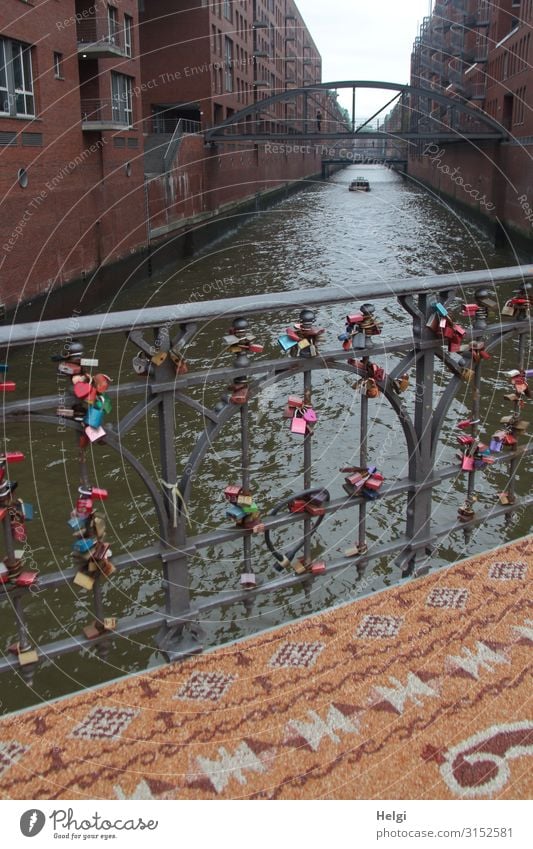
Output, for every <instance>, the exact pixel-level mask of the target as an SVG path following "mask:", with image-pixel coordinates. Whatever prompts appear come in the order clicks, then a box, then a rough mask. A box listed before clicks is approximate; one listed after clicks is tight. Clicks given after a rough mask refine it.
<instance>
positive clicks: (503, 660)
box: [0, 537, 533, 799]
mask: <svg viewBox="0 0 533 849" xmlns="http://www.w3.org/2000/svg"><path fill="white" fill-rule="evenodd" d="M532 571H533V537H529V538H527V539H523V540H519V541H518V542H516V543H512V544H510V545H507V546H504V547H502V548H498V549H497V550H495V551H493V552H489V553H488V554H485V555H483V556H478V557H472V558H470V559H468V560H464V561H462V562H460V563H457V564H456V565H455V566H453V567H451V568H449V569H443V570H442V571H441V572H439V573H437V574H434V575H431V576H429V577H426V578H422V579H419V580H417V581H411V582H409V583H406V584H404V585H403V586H401V587H397V588H395V589H392V590H389V591H387V592H383V593H379V594H376V595H374V596H371V597H369V598H367V599H364V600H362V601H359V602H356V603H352V604H348V605H344V606H342V607H338V608H336V609H335V610H332V611H329V612H326V613H323V614H320V615H316V616H312V617H310V618H308V619H305V620H302V621H300V622H297V623H293V624H291V625H287V626H284V627H282V628H278V629H275V630H272V631H268V632H266V633H263V634H261V635H259V636H257V637H255V638H252V639H249V640H245V641H242V642H239V643H236V644H234V645H232V646H230V647H227V648H224V649H218V650H216V651H212V652H208V653H206V654H204V655H201V656H196V657H193V658H191V659H189V660H187V661H184V662H183V663H181V664H179V665H173V666H165V667H163V668H161V669H158V670H155V671H151V672H149V673H144V674H142V675H138V676H134V677H130V678H127V679H123V680H122V681H120V682H118V683H115V684H110V685H107V686H102V687H100V688H98V689H96V690H91V691H90V692H86V693H83V694H80V695H77V696H73V697H70V698H67V699H63V700H60V701H58V702H55V703H53V704H50V705H47V706H41V707H38V708H35V709H34V710H31V711H27V712H23V713H21V714H13V715H11V716H8V717H6V718H4V719H3V720H1V721H0V789H1V795H2V796H3V798H12V799H32V798H33V799H56V798H57V799H76V798H92V799H151V798H160V799H175V798H179V799H220V798H227V799H237V798H250V799H319V798H332V799H345V798H352V799H358V798H362V799H458V798H474V799H489V798H509V799H526V798H530V797H531V792H532V790H533V779H532V776H533V769H532V767H533V763H532V755H533V705H532V704H531V693H532V687H531V655H532V652H531V649H532V646H533V612H532V610H531V603H530V601H529V588H530V579H531V573H532Z"/></svg>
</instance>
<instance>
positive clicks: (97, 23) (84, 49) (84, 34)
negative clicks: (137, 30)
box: [76, 17, 128, 59]
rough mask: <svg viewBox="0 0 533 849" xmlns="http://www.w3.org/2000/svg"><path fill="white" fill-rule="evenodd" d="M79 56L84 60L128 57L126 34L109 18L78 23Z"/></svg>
mask: <svg viewBox="0 0 533 849" xmlns="http://www.w3.org/2000/svg"><path fill="white" fill-rule="evenodd" d="M76 40H77V46H78V54H79V55H80V56H81V58H82V59H115V58H116V57H117V56H119V57H121V56H127V55H128V53H127V52H126V48H125V44H124V32H123V31H122V30H121V29H119V28H118V27H117V26H114V25H112V24H110V21H109V19H108V18H105V17H93V18H86V19H84V20H81V21H78V22H77V23H76Z"/></svg>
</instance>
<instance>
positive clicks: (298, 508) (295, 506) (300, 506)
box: [289, 498, 307, 513]
mask: <svg viewBox="0 0 533 849" xmlns="http://www.w3.org/2000/svg"><path fill="white" fill-rule="evenodd" d="M306 504H307V501H305V500H304V499H303V498H295V499H294V501H291V502H290V504H289V511H290V512H291V513H303V512H304V511H305V507H306Z"/></svg>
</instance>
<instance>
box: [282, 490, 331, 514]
mask: <svg viewBox="0 0 533 849" xmlns="http://www.w3.org/2000/svg"><path fill="white" fill-rule="evenodd" d="M328 501H329V492H327V491H326V490H324V491H322V490H320V491H319V492H315V493H313V494H312V495H308V496H306V497H302V498H293V499H292V500H291V501H289V512H290V513H308V514H309V515H310V516H313V517H316V516H324V515H325V514H326V504H327V503H328Z"/></svg>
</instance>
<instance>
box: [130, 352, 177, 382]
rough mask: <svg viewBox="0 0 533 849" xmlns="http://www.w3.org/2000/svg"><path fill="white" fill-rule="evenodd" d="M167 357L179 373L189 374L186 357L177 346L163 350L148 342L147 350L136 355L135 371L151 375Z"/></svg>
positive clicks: (142, 374) (134, 360) (133, 362)
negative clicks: (151, 345)
mask: <svg viewBox="0 0 533 849" xmlns="http://www.w3.org/2000/svg"><path fill="white" fill-rule="evenodd" d="M167 359H169V360H170V361H171V363H172V365H173V366H174V369H175V372H176V374H177V375H180V374H187V372H188V371H189V368H188V366H187V363H186V361H185V357H184V356H183V354H182V353H181V351H179V350H178V349H177V348H172V347H171V348H170V349H169V350H168V351H163V350H161V349H160V348H158V347H157V346H153V347H151V348H150V347H149V346H148V344H146V350H141V351H139V353H138V354H136V355H135V356H134V358H133V360H132V366H133V371H134V372H135V374H138V375H139V376H140V377H145V376H146V377H150V376H152V375H153V374H154V369H157V368H159V366H162V365H163V363H165V362H166V361H167Z"/></svg>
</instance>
